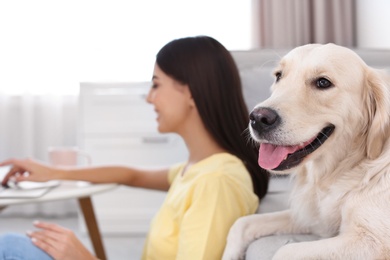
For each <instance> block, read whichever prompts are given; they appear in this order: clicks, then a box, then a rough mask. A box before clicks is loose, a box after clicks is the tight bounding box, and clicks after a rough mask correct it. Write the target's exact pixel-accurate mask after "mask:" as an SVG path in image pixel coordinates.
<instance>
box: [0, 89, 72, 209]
mask: <svg viewBox="0 0 390 260" xmlns="http://www.w3.org/2000/svg"><path fill="white" fill-rule="evenodd" d="M77 110H78V96H77V95H71V96H58V95H45V96H37V95H22V96H9V95H0V120H1V127H0V160H1V161H3V160H5V159H8V158H10V157H15V158H26V157H31V158H35V159H38V160H41V161H43V162H48V156H47V148H48V147H49V146H76V145H77V124H78V119H77ZM76 212H77V203H76V202H75V201H73V200H69V201H60V202H50V203H40V204H29V205H20V206H11V207H8V208H6V209H5V210H4V211H3V212H1V214H0V217H4V216H15V215H18V216H21V215H22V216H23V215H25V216H34V215H45V216H59V215H66V214H75V213H76Z"/></svg>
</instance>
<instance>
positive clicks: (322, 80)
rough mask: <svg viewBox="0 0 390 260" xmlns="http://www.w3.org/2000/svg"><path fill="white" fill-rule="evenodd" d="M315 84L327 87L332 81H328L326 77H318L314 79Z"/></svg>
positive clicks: (323, 87)
mask: <svg viewBox="0 0 390 260" xmlns="http://www.w3.org/2000/svg"><path fill="white" fill-rule="evenodd" d="M316 86H317V87H318V88H321V89H327V88H330V87H332V86H333V84H332V82H330V81H329V80H328V79H326V78H319V79H317V81H316Z"/></svg>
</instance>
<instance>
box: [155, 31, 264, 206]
mask: <svg viewBox="0 0 390 260" xmlns="http://www.w3.org/2000/svg"><path fill="white" fill-rule="evenodd" d="M156 63H157V64H158V66H159V67H160V69H161V70H162V71H164V73H165V74H167V75H169V76H170V77H172V78H174V79H176V80H177V81H179V82H181V83H183V84H187V85H188V86H189V88H190V91H191V94H192V97H193V99H194V101H195V104H196V106H197V109H198V111H199V114H200V116H201V118H202V120H203V123H204V125H205V127H206V129H207V130H208V131H209V132H210V133H211V135H212V136H213V138H214V139H215V140H216V141H217V142H218V144H219V145H220V146H222V147H223V148H224V149H226V150H227V151H229V152H230V153H232V154H234V155H235V156H237V157H238V158H240V159H241V160H242V161H243V162H244V164H245V166H246V168H247V169H248V171H249V173H250V175H251V178H252V182H253V187H254V192H255V193H256V194H257V196H258V197H259V198H260V199H261V198H263V197H264V195H265V194H266V192H267V189H268V180H269V174H268V172H267V171H265V170H264V169H262V168H260V166H258V164H257V158H258V150H257V148H256V147H254V146H253V145H251V142H248V140H246V136H244V135H243V132H244V131H245V129H246V128H247V127H248V123H249V116H248V115H249V113H248V109H247V107H246V104H245V101H244V98H243V94H242V87H241V80H240V75H239V73H238V69H237V66H236V63H235V62H234V60H233V57H232V56H231V54H230V52H229V51H228V50H227V49H226V48H225V47H224V46H223V45H222V44H220V43H219V42H218V41H216V40H215V39H213V38H211V37H208V36H197V37H188V38H181V39H176V40H173V41H171V42H169V43H168V44H167V45H165V46H164V47H163V48H162V49H161V50H160V51H159V52H158V54H157V58H156Z"/></svg>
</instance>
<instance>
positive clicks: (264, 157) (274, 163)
mask: <svg viewBox="0 0 390 260" xmlns="http://www.w3.org/2000/svg"><path fill="white" fill-rule="evenodd" d="M300 148H302V146H298V145H294V146H278V145H273V144H266V143H263V144H261V145H260V150H259V160H258V163H259V165H260V166H261V167H262V168H264V169H267V170H271V169H275V168H276V167H278V166H279V165H280V164H281V162H282V161H283V160H284V159H286V158H287V155H289V154H292V153H294V152H295V151H297V150H299V149H300Z"/></svg>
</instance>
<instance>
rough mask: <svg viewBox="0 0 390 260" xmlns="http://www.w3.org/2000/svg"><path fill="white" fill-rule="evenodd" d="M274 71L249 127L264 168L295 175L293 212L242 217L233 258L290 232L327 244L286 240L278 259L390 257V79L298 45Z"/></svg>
mask: <svg viewBox="0 0 390 260" xmlns="http://www.w3.org/2000/svg"><path fill="white" fill-rule="evenodd" d="M274 75H275V82H274V84H273V85H272V87H271V90H272V94H271V96H270V97H269V98H268V99H267V100H265V101H264V102H262V103H260V104H258V105H256V107H255V108H254V110H253V111H252V112H251V114H250V124H249V130H250V134H251V137H252V139H253V140H254V141H255V142H256V143H259V147H260V148H259V165H260V166H262V167H263V168H265V169H267V170H269V171H270V172H271V173H276V174H287V173H291V175H292V176H291V177H292V181H293V188H292V191H291V195H290V207H289V209H288V210H285V211H281V212H273V213H265V214H255V215H251V216H247V217H243V218H240V219H238V220H237V221H236V223H235V224H234V225H233V226H232V228H231V230H230V233H229V236H228V239H227V246H226V249H225V252H224V256H223V259H224V260H231V259H243V258H244V257H245V251H246V249H247V247H248V245H249V244H250V243H251V242H252V241H254V240H256V239H258V238H260V237H264V236H270V235H281V234H315V235H318V236H320V237H321V238H322V239H320V240H316V241H308V242H300V243H290V244H286V245H284V246H282V247H281V248H279V249H278V251H277V252H276V254H275V255H274V257H273V259H282V260H286V259H289V260H291V259H364V260H367V259H390V138H389V136H390V87H389V85H390V81H389V79H388V78H387V76H386V75H385V73H384V72H382V71H380V70H378V69H374V68H371V67H369V66H367V65H366V64H365V63H364V62H363V60H362V59H361V58H360V57H359V56H358V55H357V54H356V53H355V52H353V51H352V50H350V49H347V48H344V47H341V46H337V45H334V44H326V45H320V44H309V45H304V46H301V47H298V48H295V49H293V50H292V51H290V52H289V53H288V54H287V55H286V56H284V57H283V58H282V59H281V61H280V63H279V65H278V66H277V67H276V69H275V71H274ZM260 206H261V204H260Z"/></svg>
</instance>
